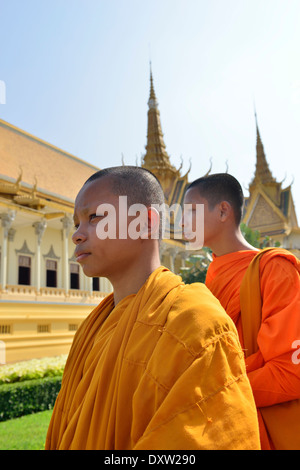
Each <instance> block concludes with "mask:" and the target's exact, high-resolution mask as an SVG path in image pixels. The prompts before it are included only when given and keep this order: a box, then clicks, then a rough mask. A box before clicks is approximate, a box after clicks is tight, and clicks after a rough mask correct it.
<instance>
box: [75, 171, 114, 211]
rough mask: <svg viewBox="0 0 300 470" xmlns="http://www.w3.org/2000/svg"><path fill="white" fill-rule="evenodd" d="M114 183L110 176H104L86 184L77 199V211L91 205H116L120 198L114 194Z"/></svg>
mask: <svg viewBox="0 0 300 470" xmlns="http://www.w3.org/2000/svg"><path fill="white" fill-rule="evenodd" d="M114 183H115V182H114V180H113V179H112V178H111V177H110V176H103V177H102V178H98V179H95V180H93V181H90V182H89V183H86V184H85V185H83V186H82V188H81V190H80V191H79V193H78V195H77V197H76V200H75V209H76V208H79V207H81V206H89V205H91V204H92V205H94V204H96V205H98V204H103V203H110V204H114V203H115V202H116V201H117V200H118V196H117V195H116V194H115V192H114Z"/></svg>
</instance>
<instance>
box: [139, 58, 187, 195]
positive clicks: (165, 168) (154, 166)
mask: <svg viewBox="0 0 300 470" xmlns="http://www.w3.org/2000/svg"><path fill="white" fill-rule="evenodd" d="M148 108H149V109H148V130H147V145H146V154H145V155H144V158H143V161H142V167H143V168H146V169H147V170H150V171H152V173H154V174H155V175H156V176H157V178H158V179H159V181H160V182H161V184H162V187H163V188H164V191H165V194H166V195H167V194H168V192H169V190H170V183H171V180H172V179H173V180H174V178H175V177H178V176H180V172H179V171H178V170H177V169H176V168H175V167H174V166H172V165H171V162H170V157H169V155H168V153H167V151H166V145H165V143H164V138H163V133H162V128H161V122H160V112H159V109H158V102H157V99H156V95H155V91H154V85H153V75H152V68H151V62H150V96H149V100H148Z"/></svg>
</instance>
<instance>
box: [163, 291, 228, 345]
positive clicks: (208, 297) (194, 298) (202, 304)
mask: <svg viewBox="0 0 300 470" xmlns="http://www.w3.org/2000/svg"><path fill="white" fill-rule="evenodd" d="M166 328H167V329H168V331H169V332H170V333H171V334H174V335H176V337H178V338H180V340H181V341H183V342H184V343H186V344H191V345H192V348H193V349H194V350H199V348H200V349H201V348H202V347H204V346H205V345H206V344H207V343H208V342H209V341H214V340H215V339H216V338H218V337H220V336H226V335H228V334H229V335H231V334H232V335H233V336H236V337H237V333H236V328H235V326H234V323H233V322H232V320H231V319H230V317H229V316H228V315H227V313H226V312H225V310H224V309H223V307H222V306H221V304H220V302H219V300H218V299H217V298H216V297H215V296H214V295H213V294H212V293H211V292H210V290H209V289H208V288H207V287H206V286H205V285H204V284H202V283H195V284H189V285H184V286H181V289H180V291H179V292H178V295H177V298H176V300H175V301H174V303H173V305H172V307H171V309H170V311H169V314H168V317H167V321H166Z"/></svg>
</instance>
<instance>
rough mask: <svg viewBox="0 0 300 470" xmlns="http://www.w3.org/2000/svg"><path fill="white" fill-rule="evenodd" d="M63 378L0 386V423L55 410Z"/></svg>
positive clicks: (49, 378) (48, 378)
mask: <svg viewBox="0 0 300 470" xmlns="http://www.w3.org/2000/svg"><path fill="white" fill-rule="evenodd" d="M61 380H62V377H61V376H60V377H47V378H43V379H35V380H27V381H24V382H16V383H12V384H5V385H0V421H6V420H7V419H12V418H17V417H19V416H23V415H27V414H30V413H36V412H38V411H45V410H49V409H51V408H53V406H54V403H55V400H56V397H57V394H58V392H59V390H60V387H61Z"/></svg>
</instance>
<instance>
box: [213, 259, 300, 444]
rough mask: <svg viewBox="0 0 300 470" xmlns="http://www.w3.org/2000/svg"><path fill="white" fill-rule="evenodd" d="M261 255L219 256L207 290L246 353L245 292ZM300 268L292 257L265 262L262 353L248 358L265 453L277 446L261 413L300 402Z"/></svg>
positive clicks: (259, 340)
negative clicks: (298, 349)
mask: <svg viewBox="0 0 300 470" xmlns="http://www.w3.org/2000/svg"><path fill="white" fill-rule="evenodd" d="M257 253H258V252H257V251H250V250H249V251H247V250H246V251H240V252H235V253H230V254H227V255H224V256H220V257H214V260H213V262H212V263H211V264H210V266H209V269H208V272H207V278H206V285H207V286H208V288H209V289H210V290H211V292H212V293H213V294H214V295H215V296H216V297H217V298H218V299H219V301H220V302H221V304H222V306H223V307H224V309H225V310H226V311H227V313H228V314H229V316H230V317H231V318H232V320H233V321H234V323H235V325H236V327H237V330H238V333H239V338H240V342H241V345H242V347H243V348H244V338H243V331H242V321H241V315H240V287H241V282H242V279H243V277H244V275H245V272H246V270H247V268H248V265H249V264H250V262H251V261H252V259H253V258H254V256H256V254H257ZM291 261H293V263H292V262H291ZM299 266H300V262H299V261H297V260H296V258H295V257H293V255H291V254H290V255H288V254H287V255H286V256H283V255H280V256H274V253H272V252H268V253H265V254H264V256H263V257H262V258H261V261H260V286H261V296H262V312H261V315H262V320H261V326H260V329H259V332H258V336H257V344H258V350H257V352H256V353H254V354H252V355H250V356H248V357H247V358H246V366H247V373H248V377H249V380H250V383H251V386H252V390H253V394H254V398H255V402H256V406H257V408H258V418H259V425H260V435H261V446H262V449H274V448H275V447H274V444H273V442H272V440H271V438H270V436H269V435H268V431H267V429H266V426H265V423H264V421H263V419H262V416H261V413H260V411H259V409H260V408H263V407H269V406H272V405H275V404H278V403H284V402H289V401H290V400H295V399H298V398H300V365H299V362H298V363H297V361H293V360H292V358H293V357H295V344H297V343H295V341H296V342H297V341H298V340H300V278H299V272H300V269H299ZM299 356H300V354H299ZM299 449H300V436H299Z"/></svg>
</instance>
